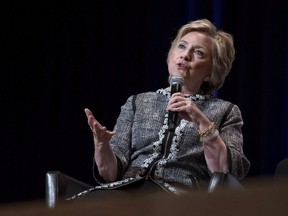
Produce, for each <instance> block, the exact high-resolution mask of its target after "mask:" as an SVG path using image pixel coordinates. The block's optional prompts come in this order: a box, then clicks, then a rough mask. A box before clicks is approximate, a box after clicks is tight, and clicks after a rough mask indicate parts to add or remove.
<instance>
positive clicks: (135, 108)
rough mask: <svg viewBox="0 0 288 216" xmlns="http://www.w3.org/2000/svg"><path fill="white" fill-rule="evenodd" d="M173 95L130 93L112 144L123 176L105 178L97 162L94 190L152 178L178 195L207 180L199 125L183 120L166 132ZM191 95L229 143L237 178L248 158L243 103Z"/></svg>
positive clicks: (246, 166)
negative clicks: (111, 178) (244, 140)
mask: <svg viewBox="0 0 288 216" xmlns="http://www.w3.org/2000/svg"><path fill="white" fill-rule="evenodd" d="M169 98H170V92H168V91H166V90H165V89H159V90H157V91H156V92H146V93H140V94H138V95H136V97H135V96H131V97H129V98H128V100H127V101H126V103H125V104H124V105H123V106H122V107H121V112H120V115H119V117H118V119H117V122H116V125H115V128H114V129H115V130H116V131H117V134H116V135H114V136H113V137H112V139H111V143H110V144H111V146H112V148H113V150H114V152H115V154H116V156H117V159H118V164H119V170H120V172H119V179H118V180H117V181H115V182H112V183H106V182H104V181H103V179H101V176H99V174H98V172H97V167H96V169H95V170H96V171H95V174H94V176H95V179H96V180H97V182H98V183H99V184H100V185H99V186H96V187H95V188H94V189H93V190H96V189H103V188H110V189H111V188H117V187H122V186H123V185H127V184H131V183H133V182H137V181H139V180H141V179H149V180H152V181H154V182H155V183H157V184H158V185H160V186H161V187H162V188H163V189H164V190H167V191H169V192H172V193H175V194H179V193H182V192H183V190H182V189H183V187H184V188H185V189H188V188H191V187H192V188H194V187H195V186H196V187H199V185H201V184H202V183H203V182H206V183H207V182H208V180H209V178H210V175H211V173H210V171H209V170H208V168H207V164H206V161H205V157H204V152H203V144H202V143H201V142H200V140H199V136H198V133H197V131H198V127H197V125H196V124H195V123H193V122H188V121H186V120H184V119H179V124H178V126H177V128H176V130H175V133H172V134H171V133H168V132H167V128H168V126H167V122H168V113H167V111H166V106H167V103H168V101H169ZM191 99H193V100H194V101H195V103H196V105H197V106H198V108H199V109H200V110H201V111H202V112H203V113H204V114H205V115H206V116H207V117H208V118H209V120H210V121H213V122H214V123H215V124H216V125H217V127H218V129H219V133H220V136H221V138H222V139H223V141H224V142H225V144H226V145H227V147H228V159H229V172H230V173H231V174H233V175H234V176H235V177H236V178H237V179H238V180H240V179H242V178H244V177H245V176H246V174H247V173H248V171H249V168H250V162H249V161H248V159H247V158H246V157H245V155H244V153H243V137H242V131H241V127H242V126H243V120H242V116H241V112H240V110H239V107H238V106H237V105H235V104H231V103H230V102H227V101H224V100H222V99H219V98H215V97H205V96H200V95H196V96H195V97H193V98H191Z"/></svg>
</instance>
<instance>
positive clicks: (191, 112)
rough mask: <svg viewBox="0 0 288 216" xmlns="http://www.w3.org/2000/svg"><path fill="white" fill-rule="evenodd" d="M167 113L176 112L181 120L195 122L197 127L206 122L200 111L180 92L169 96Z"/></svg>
mask: <svg viewBox="0 0 288 216" xmlns="http://www.w3.org/2000/svg"><path fill="white" fill-rule="evenodd" d="M167 111H172V112H178V113H179V116H180V117H181V118H183V119H185V120H187V121H190V122H195V123H196V124H197V125H199V124H200V123H201V122H203V121H207V120H208V119H207V118H206V116H205V115H204V114H203V113H202V112H201V110H199V109H198V107H197V106H196V104H195V103H194V101H192V100H191V99H189V98H186V97H185V96H184V95H183V94H182V93H181V92H177V93H174V94H173V95H172V96H171V98H170V101H169V102H168V105H167ZM208 121H209V120H208Z"/></svg>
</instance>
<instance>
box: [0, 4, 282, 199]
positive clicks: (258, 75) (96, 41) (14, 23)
mask: <svg viewBox="0 0 288 216" xmlns="http://www.w3.org/2000/svg"><path fill="white" fill-rule="evenodd" d="M252 2H253V4H252ZM284 3H285V1H283V3H282V5H281V3H280V1H279V2H277V1H244V0H239V1H235V0H234V1H231V0H227V1H225V0H222V1H220V0H219V1H216V0H214V1H213V0H209V1H208V0H206V1H205V0H194V1H189V0H185V1H183V0H182V1H181V0H174V1H167V0H145V1H144V0H142V1H140V0H139V1H137V0H134V1H132V0H131V1H125V0H123V1H120V0H118V1H116V0H79V1H76V0H70V1H54V0H50V1H47V0H41V1H25V0H23V1H14V0H11V1H2V3H1V7H0V8H1V15H2V16H3V17H2V19H1V26H0V28H1V38H2V39H1V53H2V57H1V68H0V69H1V77H0V82H1V85H0V88H1V89H0V90H1V103H0V107H1V121H0V122H1V123H0V124H1V136H0V154H1V155H0V173H1V174H0V181H1V184H0V186H1V190H0V201H1V203H9V202H18V201H27V200H33V199H44V193H45V190H44V189H45V185H44V182H45V173H46V172H47V171H48V170H60V171H62V172H64V173H66V174H69V175H71V176H73V177H75V178H78V179H80V180H82V181H85V182H87V183H91V184H93V178H92V172H91V170H92V169H91V168H92V159H93V144H92V137H91V134H90V130H89V128H88V126H87V124H86V117H85V114H84V112H83V109H84V108H85V107H89V108H91V110H92V111H93V112H94V114H95V116H96V118H97V119H98V120H99V121H100V122H101V123H102V124H104V125H106V126H107V127H108V128H109V129H112V128H113V125H114V123H115V121H116V118H117V116H118V114H119V112H120V107H121V105H122V104H123V103H125V101H126V99H127V97H128V96H130V95H132V94H135V93H139V92H143V91H154V90H156V89H158V88H161V87H166V86H167V85H168V83H167V77H168V72H167V68H166V55H167V52H168V49H169V47H170V42H171V40H172V39H173V38H174V36H175V35H176V32H177V30H178V29H179V27H180V26H181V25H183V24H185V23H186V22H188V21H190V20H194V19H198V18H208V19H210V20H211V21H212V22H214V23H215V24H216V26H217V27H219V28H221V29H223V30H225V31H227V32H230V33H231V34H233V35H234V39H235V47H236V60H235V62H234V67H233V69H232V71H231V74H230V75H229V76H228V77H227V80H226V82H225V84H224V86H223V88H222V89H221V90H220V91H219V92H218V95H219V97H221V98H223V99H225V100H229V101H231V102H233V103H235V104H237V105H238V106H239V107H240V109H241V110H242V115H243V118H244V122H245V124H244V127H243V133H244V141H245V144H244V151H245V153H246V155H247V157H248V158H249V159H250V161H251V170H250V172H249V174H248V176H247V178H248V179H249V178H256V177H264V176H273V174H274V170H275V166H276V164H277V163H278V162H279V161H280V160H281V159H283V158H284V157H287V155H288V141H287V137H288V136H287V133H288V130H287V129H288V125H287V124H288V114H287V106H288V104H287V92H288V91H287V84H288V61H287V50H288V42H287V38H288V37H287V36H288V13H287V11H288V10H287V9H288V8H287V7H286V6H284Z"/></svg>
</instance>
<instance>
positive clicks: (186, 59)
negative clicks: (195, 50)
mask: <svg viewBox="0 0 288 216" xmlns="http://www.w3.org/2000/svg"><path fill="white" fill-rule="evenodd" d="M181 59H184V60H185V61H191V59H192V56H191V53H190V52H185V53H183V54H182V55H181Z"/></svg>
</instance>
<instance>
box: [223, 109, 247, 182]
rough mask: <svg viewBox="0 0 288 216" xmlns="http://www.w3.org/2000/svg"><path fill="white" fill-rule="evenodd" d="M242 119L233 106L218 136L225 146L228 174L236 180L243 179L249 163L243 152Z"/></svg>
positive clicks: (238, 110) (238, 111) (239, 112)
mask: <svg viewBox="0 0 288 216" xmlns="http://www.w3.org/2000/svg"><path fill="white" fill-rule="evenodd" d="M242 126H243V119H242V115H241V111H240V109H239V107H238V106H237V105H235V104H234V106H233V107H232V109H231V111H230V112H229V114H228V115H227V117H226V118H225V119H224V121H223V124H222V125H221V126H220V128H219V132H220V136H221V138H222V140H223V141H224V142H225V144H226V146H227V153H228V164H229V172H230V173H231V174H233V175H234V176H235V177H236V178H237V179H238V180H241V179H243V178H244V177H245V176H246V175H247V173H248V171H249V169H250V162H249V160H248V159H247V157H246V156H245V155H244V152H243V134H242Z"/></svg>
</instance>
